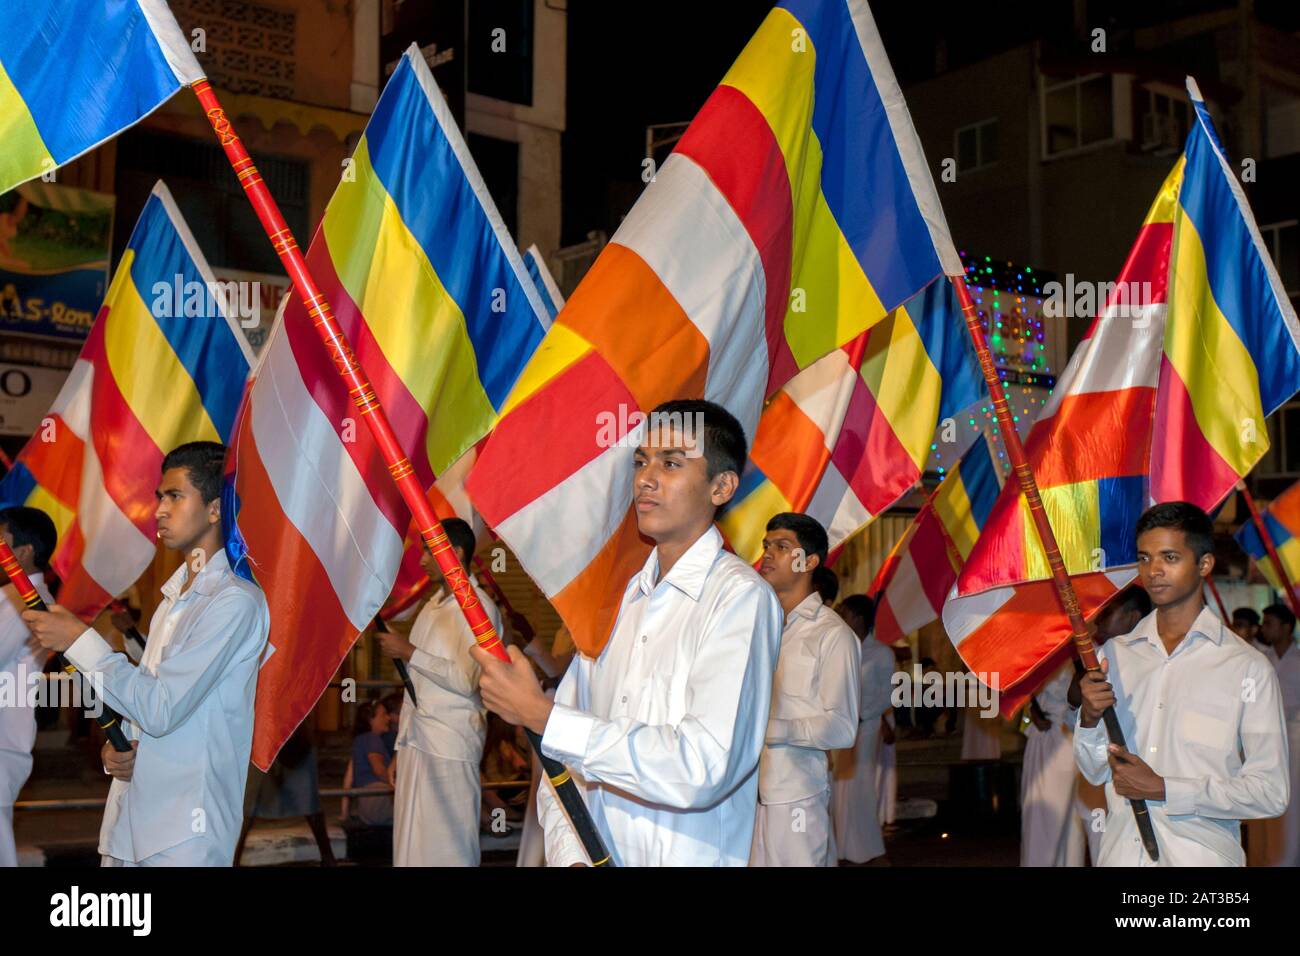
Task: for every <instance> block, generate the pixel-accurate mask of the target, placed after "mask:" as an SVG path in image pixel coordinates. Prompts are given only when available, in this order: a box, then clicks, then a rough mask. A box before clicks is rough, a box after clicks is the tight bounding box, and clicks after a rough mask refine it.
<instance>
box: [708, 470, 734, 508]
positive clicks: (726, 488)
mask: <svg viewBox="0 0 1300 956" xmlns="http://www.w3.org/2000/svg"><path fill="white" fill-rule="evenodd" d="M739 487H740V476H739V475H738V474H736V473H735V472H734V471H724V472H720V473H719V474H718V475H717V476H716V477H715V478H714V479H713V488H712V489H711V493H712V497H713V503H714V505H716V506H722V505H725V504H726V503H727V502H728V501H730V500H731V499H732V498H734V497H735V495H736V489H737V488H739Z"/></svg>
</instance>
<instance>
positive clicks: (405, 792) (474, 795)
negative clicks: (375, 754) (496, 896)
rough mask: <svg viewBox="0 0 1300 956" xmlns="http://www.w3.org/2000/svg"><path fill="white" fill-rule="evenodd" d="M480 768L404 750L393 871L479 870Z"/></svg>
mask: <svg viewBox="0 0 1300 956" xmlns="http://www.w3.org/2000/svg"><path fill="white" fill-rule="evenodd" d="M481 784H482V781H481V780H480V779H479V772H478V767H477V765H475V764H472V763H470V762H469V761H468V760H449V759H448V758H446V757H435V756H433V755H432V754H427V753H425V752H424V751H422V750H416V749H415V748H414V747H402V748H401V749H400V750H398V757H397V793H396V795H395V797H394V803H393V866H478V865H479V859H480V857H481V853H482V851H481V848H480V846H479V835H478V823H479V812H480V810H481V808H482V801H483V791H482V786H481Z"/></svg>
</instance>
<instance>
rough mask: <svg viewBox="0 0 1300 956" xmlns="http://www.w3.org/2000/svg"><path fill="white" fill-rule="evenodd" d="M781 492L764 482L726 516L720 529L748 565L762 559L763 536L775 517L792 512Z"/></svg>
mask: <svg viewBox="0 0 1300 956" xmlns="http://www.w3.org/2000/svg"><path fill="white" fill-rule="evenodd" d="M790 507H791V506H790V502H788V501H787V500H786V499H785V496H784V495H782V494H781V491H780V489H779V488H777V487H776V485H775V484H774V483H773V482H772V481H769V480H764V481H763V482H761V483H760V484H759V485H758V486H757V487H756V488H754V489H753V490H752V491H750V493H749V494H747V495H746V496H745V498H744V500H743V501H740V502H738V503H737V504H736V506H735V507H734V508H732V509H731V510H730V511H728V512H727V513H726V515H724V516H723V518H722V521H721V522H720V526H721V528H722V533H723V534H724V535H726V536H727V540H728V541H729V542H730V543H731V547H732V548H733V549H734V550H735V552H736V554H737V555H738V556H739V557H740V558H742V559H743V560H744V561H745V562H746V563H747V564H753V563H754V562H755V561H757V560H758V559H759V558H761V557H762V556H763V535H765V534H767V523H768V522H769V521H771V520H772V516H773V515H777V514H781V513H782V512H785V511H789V510H790Z"/></svg>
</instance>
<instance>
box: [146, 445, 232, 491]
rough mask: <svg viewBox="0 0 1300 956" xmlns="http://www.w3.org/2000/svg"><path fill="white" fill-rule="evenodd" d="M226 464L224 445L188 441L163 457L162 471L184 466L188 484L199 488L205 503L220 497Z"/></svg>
mask: <svg viewBox="0 0 1300 956" xmlns="http://www.w3.org/2000/svg"><path fill="white" fill-rule="evenodd" d="M225 465H226V446H225V445H223V444H221V443H220V442H215V441H190V442H186V443H185V444H184V445H177V446H176V447H175V448H173V449H172V450H171V451H169V452H168V453H167V457H166V458H164V459H163V463H162V470H163V472H164V473H166V472H168V471H170V470H171V469H172V468H184V469H185V470H186V472H188V473H189V477H190V484H192V485H193V486H194V487H195V488H197V489H198V490H199V494H200V495H202V496H203V503H204V504H205V505H206V504H208V503H210V502H212V501H215V500H216V499H217V498H220V497H221V484H222V477H223V475H224V472H225Z"/></svg>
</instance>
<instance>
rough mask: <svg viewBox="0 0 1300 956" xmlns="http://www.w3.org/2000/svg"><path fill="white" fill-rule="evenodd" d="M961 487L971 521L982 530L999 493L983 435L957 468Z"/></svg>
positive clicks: (996, 475) (977, 438)
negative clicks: (964, 491)
mask: <svg viewBox="0 0 1300 956" xmlns="http://www.w3.org/2000/svg"><path fill="white" fill-rule="evenodd" d="M957 474H958V475H960V476H961V483H962V486H963V487H964V488H965V489H966V498H967V499H968V500H969V501H970V510H971V519H972V520H973V521H974V522H975V527H977V528H979V529H980V530H981V531H982V530H984V523H985V522H986V521H988V520H989V512H991V511H992V510H993V505H994V503H995V502H996V501H997V500H998V494H999V492H1000V491H1001V489H1000V487H999V486H998V473H997V469H996V468H995V466H994V464H993V454H992V452H990V451H989V445H988V442H987V441H985V440H984V436H983V435H979V436H977V437H976V439H975V444H974V445H972V446H971V448H970V451H968V452H966V454H965V455H964V456H962V460H961V463H960V464H959V465H958V466H957Z"/></svg>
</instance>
